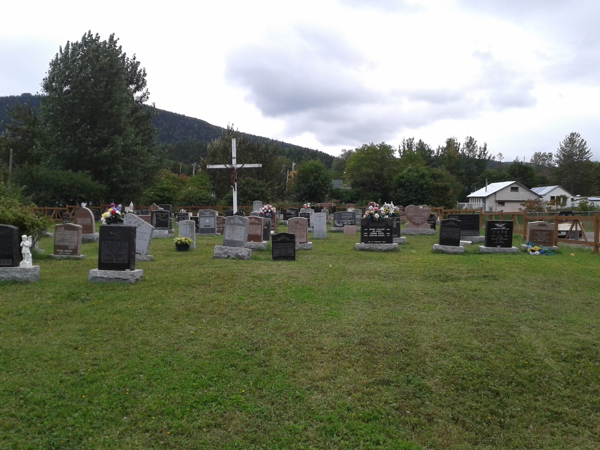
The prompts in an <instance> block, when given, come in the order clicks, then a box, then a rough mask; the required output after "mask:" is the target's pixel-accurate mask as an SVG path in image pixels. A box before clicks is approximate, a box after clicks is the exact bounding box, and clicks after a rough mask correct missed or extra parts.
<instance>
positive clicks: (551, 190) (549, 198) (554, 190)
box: [531, 185, 574, 208]
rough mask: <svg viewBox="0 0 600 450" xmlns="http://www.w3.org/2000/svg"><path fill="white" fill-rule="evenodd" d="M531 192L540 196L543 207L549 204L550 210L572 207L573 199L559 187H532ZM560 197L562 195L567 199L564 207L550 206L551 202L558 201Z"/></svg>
mask: <svg viewBox="0 0 600 450" xmlns="http://www.w3.org/2000/svg"><path fill="white" fill-rule="evenodd" d="M531 190H532V191H533V192H535V193H536V194H538V195H540V196H541V197H542V201H543V202H544V204H545V205H548V202H550V205H549V206H550V208H552V207H554V208H556V207H560V208H562V207H565V208H571V207H573V200H574V197H573V196H572V195H571V194H570V193H569V192H567V191H566V190H565V189H563V188H562V187H560V186H558V185H557V186H540V187H534V188H531ZM561 195H564V196H565V197H566V198H567V199H566V202H565V204H564V205H562V206H561V205H557V206H552V202H554V201H556V200H557V199H558V197H560V196H561Z"/></svg>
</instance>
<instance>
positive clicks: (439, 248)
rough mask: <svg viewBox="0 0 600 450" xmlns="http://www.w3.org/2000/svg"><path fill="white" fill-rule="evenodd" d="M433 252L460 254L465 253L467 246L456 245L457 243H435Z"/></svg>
mask: <svg viewBox="0 0 600 450" xmlns="http://www.w3.org/2000/svg"><path fill="white" fill-rule="evenodd" d="M432 251H433V253H446V254H448V255H458V254H460V253H464V252H465V248H464V247H461V246H460V245H459V246H455V245H440V244H433V248H432Z"/></svg>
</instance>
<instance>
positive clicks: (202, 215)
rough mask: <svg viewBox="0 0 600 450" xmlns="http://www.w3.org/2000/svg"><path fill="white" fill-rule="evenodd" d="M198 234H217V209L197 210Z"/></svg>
mask: <svg viewBox="0 0 600 450" xmlns="http://www.w3.org/2000/svg"><path fill="white" fill-rule="evenodd" d="M198 230H199V231H198V234H201V235H210V236H214V235H215V234H217V211H215V210H214V209H201V210H199V211H198Z"/></svg>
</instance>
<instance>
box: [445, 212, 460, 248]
mask: <svg viewBox="0 0 600 450" xmlns="http://www.w3.org/2000/svg"><path fill="white" fill-rule="evenodd" d="M460 229H461V224H460V220H456V219H445V220H442V221H441V222H440V245H451V246H453V247H459V246H460Z"/></svg>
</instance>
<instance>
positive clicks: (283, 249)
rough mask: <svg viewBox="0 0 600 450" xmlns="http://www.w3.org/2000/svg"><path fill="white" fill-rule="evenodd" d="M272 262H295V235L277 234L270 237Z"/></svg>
mask: <svg viewBox="0 0 600 450" xmlns="http://www.w3.org/2000/svg"><path fill="white" fill-rule="evenodd" d="M271 240H272V242H271V251H272V255H273V261H296V235H295V234H292V233H277V234H274V235H273V236H272V237H271Z"/></svg>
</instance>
